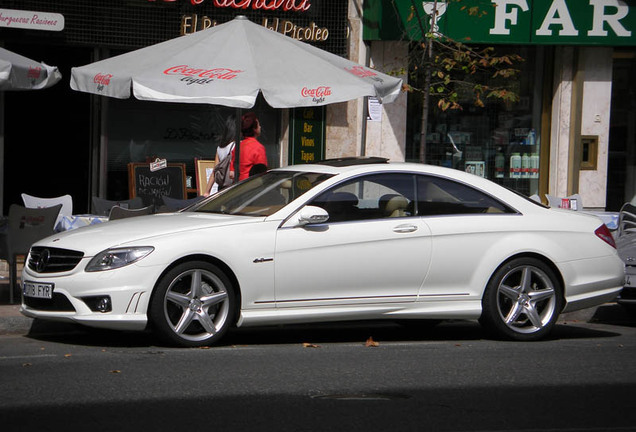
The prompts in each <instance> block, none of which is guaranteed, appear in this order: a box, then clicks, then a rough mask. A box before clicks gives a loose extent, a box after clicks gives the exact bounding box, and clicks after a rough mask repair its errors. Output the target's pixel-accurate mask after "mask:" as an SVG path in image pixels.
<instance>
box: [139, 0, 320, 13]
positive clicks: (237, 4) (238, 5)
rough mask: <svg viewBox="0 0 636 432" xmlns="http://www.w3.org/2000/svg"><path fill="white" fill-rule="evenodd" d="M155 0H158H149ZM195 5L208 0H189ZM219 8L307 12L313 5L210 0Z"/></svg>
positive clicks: (305, 0) (301, 0) (285, 0)
mask: <svg viewBox="0 0 636 432" xmlns="http://www.w3.org/2000/svg"><path fill="white" fill-rule="evenodd" d="M148 1H149V2H155V1H157V0H148ZM162 1H163V2H164V3H174V2H176V1H177V0H162ZM189 1H190V3H191V4H193V5H199V4H202V3H204V2H205V1H206V0H189ZM209 1H212V3H214V6H216V7H218V8H234V9H248V8H249V7H251V8H252V9H262V10H270V11H271V10H282V11H293V12H305V11H306V10H308V9H309V8H310V7H311V0H209Z"/></svg>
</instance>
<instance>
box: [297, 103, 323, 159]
mask: <svg viewBox="0 0 636 432" xmlns="http://www.w3.org/2000/svg"><path fill="white" fill-rule="evenodd" d="M325 124H326V122H325V107H324V106H319V107H305V108H294V109H293V110H292V115H291V121H290V127H291V131H290V134H289V141H290V151H289V163H290V165H295V164H302V163H314V162H318V161H319V160H321V159H324V157H325Z"/></svg>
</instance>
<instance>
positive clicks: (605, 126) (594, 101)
mask: <svg viewBox="0 0 636 432" xmlns="http://www.w3.org/2000/svg"><path fill="white" fill-rule="evenodd" d="M612 53H613V49H612V48H609V47H594V48H592V47H590V48H583V49H581V60H582V61H581V63H582V66H583V67H584V70H585V75H584V76H585V82H584V84H583V112H582V114H581V135H596V136H598V137H599V143H598V159H597V162H596V170H593V171H592V170H586V171H581V175H580V178H579V193H581V194H582V195H583V203H584V205H585V207H593V208H603V209H604V208H605V201H606V196H607V162H608V154H609V151H608V150H609V131H610V107H611V102H612Z"/></svg>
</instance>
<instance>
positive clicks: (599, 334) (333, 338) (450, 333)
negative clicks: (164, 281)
mask: <svg viewBox="0 0 636 432" xmlns="http://www.w3.org/2000/svg"><path fill="white" fill-rule="evenodd" d="M590 315H591V317H590V316H588V317H587V319H586V320H585V321H579V320H575V319H570V320H560V321H559V323H557V325H556V326H555V328H554V330H553V332H552V334H551V335H550V337H549V338H548V341H554V340H565V339H584V338H611V337H616V336H618V335H620V327H621V326H627V327H636V319H635V317H634V315H630V314H628V313H627V311H626V310H624V309H623V308H622V307H621V306H619V305H616V304H610V305H606V306H601V307H599V308H597V309H596V311H591V312H590ZM572 316H573V315H569V317H572ZM587 321H589V322H590V323H591V324H603V326H594V325H590V324H588V322H587ZM420 324H421V325H417V324H415V325H413V323H411V324H410V325H402V324H399V323H396V322H393V321H363V322H338V323H329V324H296V325H285V326H269V327H253V328H252V327H248V328H238V329H232V330H231V331H230V332H229V333H228V334H227V335H226V337H225V338H224V339H223V340H221V342H220V343H219V344H218V345H217V346H234V345H276V344H304V343H311V344H321V343H322V344H325V343H361V344H364V343H365V342H366V341H367V340H368V339H369V338H372V340H373V341H377V342H431V341H448V342H455V343H457V342H465V341H477V340H482V339H491V337H490V336H489V335H488V334H486V333H485V332H484V330H483V329H482V328H481V326H480V325H479V324H478V323H477V321H470V320H449V321H443V322H441V323H439V324H438V325H436V326H431V325H427V322H426V321H423V322H421V323H420ZM614 326H616V328H614ZM27 336H28V337H29V338H33V339H37V340H47V341H50V342H57V343H62V344H74V345H85V346H104V347H148V346H163V344H162V342H160V341H158V340H157V339H156V338H155V337H154V336H153V335H152V334H151V333H150V332H123V331H113V330H101V329H90V328H86V327H83V326H79V325H73V324H62V323H51V322H44V321H39V320H34V322H33V325H32V327H31V331H30V332H29V334H28V335H27Z"/></svg>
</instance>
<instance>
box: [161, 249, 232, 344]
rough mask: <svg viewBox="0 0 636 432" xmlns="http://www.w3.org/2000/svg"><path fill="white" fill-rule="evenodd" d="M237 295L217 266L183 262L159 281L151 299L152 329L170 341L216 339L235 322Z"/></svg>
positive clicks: (202, 342) (192, 342)
mask: <svg viewBox="0 0 636 432" xmlns="http://www.w3.org/2000/svg"><path fill="white" fill-rule="evenodd" d="M235 309H236V295H235V293H234V289H233V287H232V283H231V282H230V280H229V279H228V277H227V276H226V275H225V274H224V273H223V271H221V270H220V269H219V268H218V267H216V266H214V265H212V264H210V263H207V262H204V261H192V262H186V263H182V264H180V265H178V266H176V267H175V268H173V269H172V270H170V271H169V272H168V273H166V274H165V275H164V276H163V278H162V279H161V280H160V281H159V284H158V285H157V288H156V291H155V293H154V294H153V297H152V299H151V301H150V311H149V318H150V321H151V323H152V325H153V331H156V332H157V334H158V335H159V336H160V337H162V338H163V339H164V340H165V341H167V342H168V343H170V344H176V345H179V346H184V347H198V346H206V345H211V344H213V343H215V342H217V341H218V340H219V339H221V338H222V337H223V335H224V334H225V333H226V332H227V330H228V328H229V327H230V326H231V325H233V324H234V315H235Z"/></svg>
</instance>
